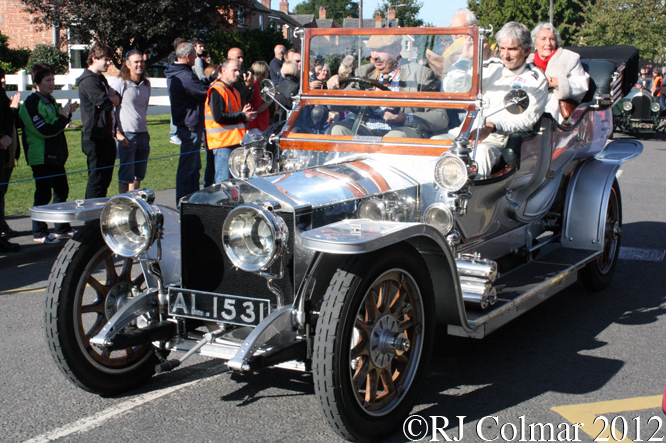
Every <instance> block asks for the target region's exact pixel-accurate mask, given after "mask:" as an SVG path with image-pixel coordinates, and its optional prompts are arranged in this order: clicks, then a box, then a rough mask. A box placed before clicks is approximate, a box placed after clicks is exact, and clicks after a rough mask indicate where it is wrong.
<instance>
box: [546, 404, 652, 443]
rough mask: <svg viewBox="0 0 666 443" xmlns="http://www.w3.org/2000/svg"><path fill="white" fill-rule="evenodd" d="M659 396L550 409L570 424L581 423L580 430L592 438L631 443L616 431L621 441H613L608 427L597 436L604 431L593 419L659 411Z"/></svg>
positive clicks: (599, 421) (631, 441)
mask: <svg viewBox="0 0 666 443" xmlns="http://www.w3.org/2000/svg"><path fill="white" fill-rule="evenodd" d="M661 400H662V396H661V395H655V396H653V397H636V398H628V399H625V400H611V401H602V402H598V403H583V404H580V405H569V406H556V407H554V408H552V410H553V411H555V412H557V413H558V414H560V415H561V416H562V417H564V418H566V419H567V420H569V421H570V422H571V423H582V426H581V427H580V429H582V430H583V431H585V433H586V434H588V435H589V436H590V437H592V438H596V437H597V436H599V437H602V438H604V437H605V438H609V440H606V441H623V442H630V443H633V440H629V439H628V438H626V437H624V435H622V433H621V432H620V431H618V430H616V431H615V435H618V436H619V435H622V439H621V440H615V439H613V438H612V437H611V434H610V432H611V431H610V429H611V427H610V426H608V427H607V428H606V431H605V432H604V433H603V434H601V435H599V434H600V433H601V432H602V431H603V430H604V423H603V422H602V421H601V420H597V421H596V423H595V421H594V420H595V419H596V418H597V417H598V416H599V415H601V414H616V413H618V412H627V411H639V410H642V409H653V408H660V409H661Z"/></svg>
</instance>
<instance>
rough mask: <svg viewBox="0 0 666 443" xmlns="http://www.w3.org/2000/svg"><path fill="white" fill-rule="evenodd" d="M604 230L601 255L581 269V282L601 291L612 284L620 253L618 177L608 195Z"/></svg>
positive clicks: (588, 287) (589, 288)
mask: <svg viewBox="0 0 666 443" xmlns="http://www.w3.org/2000/svg"><path fill="white" fill-rule="evenodd" d="M604 230H605V232H604V248H603V250H602V252H601V255H600V256H599V257H597V259H596V260H594V261H592V262H590V263H588V264H587V265H586V266H585V267H584V268H583V269H581V270H580V279H581V282H582V283H583V285H584V286H585V287H586V288H587V289H588V290H590V291H601V290H603V289H606V288H607V287H608V285H610V283H611V280H612V279H613V274H614V273H615V267H616V266H617V260H618V255H619V254H620V240H621V235H622V195H621V194H620V184H619V183H618V182H617V179H615V180H614V181H613V187H612V188H611V192H610V196H609V197H608V209H606V222H605V227H604Z"/></svg>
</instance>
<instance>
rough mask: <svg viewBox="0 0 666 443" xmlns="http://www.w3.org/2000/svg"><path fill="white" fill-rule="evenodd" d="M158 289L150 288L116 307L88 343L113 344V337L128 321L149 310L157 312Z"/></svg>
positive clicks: (98, 344) (107, 345)
mask: <svg viewBox="0 0 666 443" xmlns="http://www.w3.org/2000/svg"><path fill="white" fill-rule="evenodd" d="M157 298H158V291H157V290H156V289H151V290H149V291H148V292H144V293H143V294H141V295H139V296H138V297H135V298H133V299H131V300H130V301H129V302H128V303H127V304H126V305H124V306H123V307H122V308H120V309H118V312H116V313H115V314H114V315H113V317H111V318H110V319H109V321H108V322H107V323H106V324H105V325H104V327H103V328H102V330H101V331H99V333H98V334H97V335H96V336H94V337H93V338H91V339H90V344H92V345H97V346H100V347H102V348H107V347H110V346H112V345H113V338H114V337H115V336H116V335H118V333H119V332H120V331H121V330H122V329H123V328H124V327H126V326H128V325H129V324H130V323H132V322H133V321H134V320H136V319H137V318H139V317H141V316H142V315H145V314H147V313H149V312H153V311H154V312H153V313H155V314H157Z"/></svg>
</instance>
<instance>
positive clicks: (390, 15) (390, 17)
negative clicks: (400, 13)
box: [386, 8, 395, 20]
mask: <svg viewBox="0 0 666 443" xmlns="http://www.w3.org/2000/svg"><path fill="white" fill-rule="evenodd" d="M386 18H387V19H388V20H393V19H395V9H393V8H391V9H389V10H388V12H387V13H386Z"/></svg>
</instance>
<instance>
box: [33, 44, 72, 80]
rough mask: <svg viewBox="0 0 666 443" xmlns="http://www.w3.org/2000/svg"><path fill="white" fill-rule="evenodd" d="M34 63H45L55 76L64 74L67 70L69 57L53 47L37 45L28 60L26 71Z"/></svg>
mask: <svg viewBox="0 0 666 443" xmlns="http://www.w3.org/2000/svg"><path fill="white" fill-rule="evenodd" d="M35 63H46V64H47V65H51V66H53V69H55V73H56V74H64V73H66V72H67V70H68V69H69V55H68V54H67V53H66V52H63V51H61V50H60V49H58V48H56V47H55V46H53V45H37V46H35V49H33V50H32V54H31V55H30V58H29V59H28V69H30V67H31V66H32V65H34V64H35Z"/></svg>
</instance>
